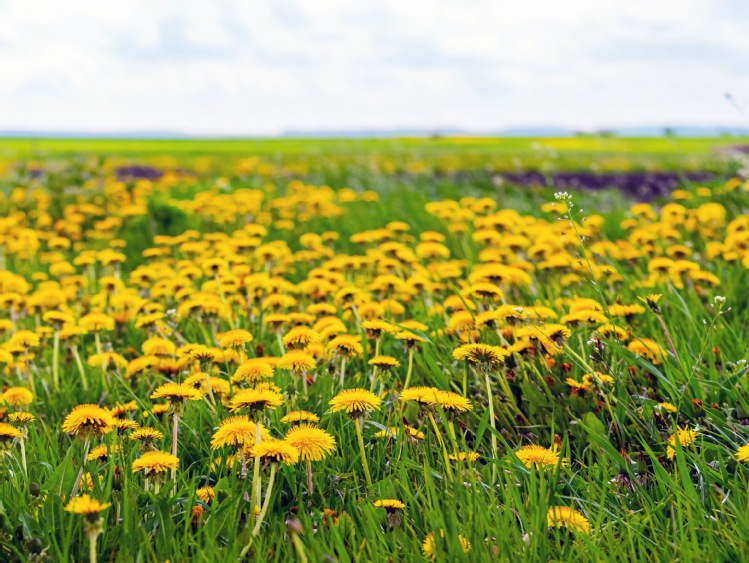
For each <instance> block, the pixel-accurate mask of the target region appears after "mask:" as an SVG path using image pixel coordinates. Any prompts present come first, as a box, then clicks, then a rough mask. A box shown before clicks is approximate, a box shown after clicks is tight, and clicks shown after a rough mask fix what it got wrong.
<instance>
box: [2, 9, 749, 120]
mask: <svg viewBox="0 0 749 563" xmlns="http://www.w3.org/2000/svg"><path fill="white" fill-rule="evenodd" d="M748 25H749V8H748V7H747V4H746V3H744V2H743V1H742V0H717V1H716V0H690V1H689V2H683V1H677V0H660V1H659V2H652V1H645V0H632V1H630V2H627V3H624V2H618V1H615V0H570V1H568V2H558V1H555V0H526V1H525V2H510V1H509V0H466V1H464V2H448V1H445V0H429V1H427V0H410V1H409V2H403V1H402V0H381V1H378V2H372V1H365V0H361V1H360V2H350V1H343V0H304V1H302V0H263V1H257V0H237V1H233V0H216V1H213V2H201V1H198V0H181V1H174V2H170V1H166V0H162V1H158V2H154V1H152V0H151V1H147V0H134V1H123V2H117V3H102V2H100V1H99V2H94V1H89V0H69V1H68V2H63V3H58V2H49V1H48V0H0V129H12V128H17V129H38V130H98V131H113V130H119V131H128V130H130V131H133V130H174V131H187V132H192V133H205V134H221V133H226V134H252V133H255V134H257V133H275V132H279V131H282V130H285V129H316V130H321V129H324V130H341V129H361V128H367V129H371V128H376V129H389V128H422V129H423V128H427V129H428V128H436V127H459V128H465V129H471V130H479V131H492V130H498V129H501V128H504V127H508V126H515V125H533V124H559V125H566V126H571V127H600V126H612V125H640V124H648V123H650V124H668V123H690V124H716V123H718V124H732V123H733V124H736V125H745V124H744V123H742V122H741V117H740V116H739V115H738V114H737V113H736V112H735V110H733V109H732V108H731V107H730V106H729V104H727V103H726V102H725V101H724V100H723V99H722V96H723V93H724V92H726V91H730V92H732V93H733V94H734V95H735V96H736V98H737V99H739V100H741V101H743V102H744V103H746V104H748V105H749V42H747V41H746V39H745V35H746V29H747V26H748Z"/></svg>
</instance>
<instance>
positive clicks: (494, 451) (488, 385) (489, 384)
mask: <svg viewBox="0 0 749 563" xmlns="http://www.w3.org/2000/svg"><path fill="white" fill-rule="evenodd" d="M484 379H485V380H486V398H487V400H488V401H489V425H490V426H491V427H492V430H493V432H492V433H491V438H492V454H493V456H494V459H495V460H496V459H497V457H498V455H497V436H496V435H495V432H496V431H497V427H496V423H495V421H494V396H493V394H492V382H491V380H490V379H489V372H488V371H487V372H486V373H484ZM496 481H497V465H496V463H493V464H492V486H494V483H496Z"/></svg>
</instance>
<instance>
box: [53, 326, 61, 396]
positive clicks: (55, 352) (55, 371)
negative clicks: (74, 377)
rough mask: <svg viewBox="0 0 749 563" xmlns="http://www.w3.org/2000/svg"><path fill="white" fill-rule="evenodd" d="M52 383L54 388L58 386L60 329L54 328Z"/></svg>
mask: <svg viewBox="0 0 749 563" xmlns="http://www.w3.org/2000/svg"><path fill="white" fill-rule="evenodd" d="M52 383H53V384H54V386H55V390H57V389H59V388H60V331H59V330H55V336H54V341H53V344H52Z"/></svg>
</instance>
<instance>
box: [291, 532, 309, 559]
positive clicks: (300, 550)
mask: <svg viewBox="0 0 749 563" xmlns="http://www.w3.org/2000/svg"><path fill="white" fill-rule="evenodd" d="M291 541H293V542H294V550H295V551H296V556H297V557H298V558H299V561H300V562H301V563H307V561H308V559H307V554H306V553H305V551H304V544H303V543H302V540H300V539H299V536H298V535H296V534H291Z"/></svg>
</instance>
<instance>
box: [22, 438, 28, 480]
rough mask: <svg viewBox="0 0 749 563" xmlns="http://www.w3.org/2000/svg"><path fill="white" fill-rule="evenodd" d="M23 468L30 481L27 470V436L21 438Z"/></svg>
mask: <svg viewBox="0 0 749 563" xmlns="http://www.w3.org/2000/svg"><path fill="white" fill-rule="evenodd" d="M21 466H22V467H23V474H24V475H25V476H26V478H27V479H28V478H29V472H28V470H27V469H26V436H22V437H21Z"/></svg>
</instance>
